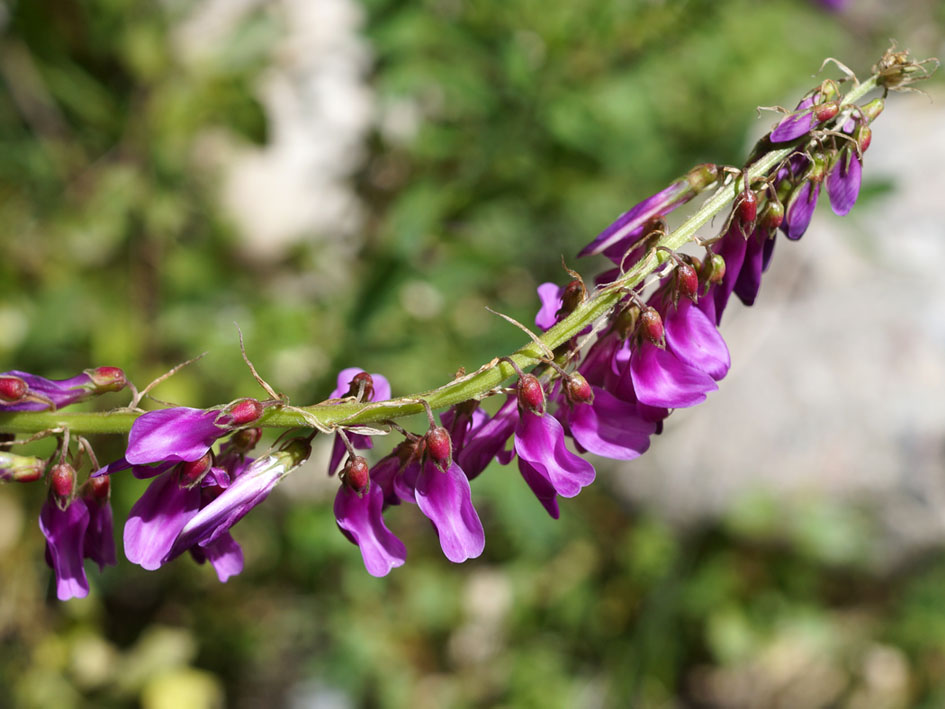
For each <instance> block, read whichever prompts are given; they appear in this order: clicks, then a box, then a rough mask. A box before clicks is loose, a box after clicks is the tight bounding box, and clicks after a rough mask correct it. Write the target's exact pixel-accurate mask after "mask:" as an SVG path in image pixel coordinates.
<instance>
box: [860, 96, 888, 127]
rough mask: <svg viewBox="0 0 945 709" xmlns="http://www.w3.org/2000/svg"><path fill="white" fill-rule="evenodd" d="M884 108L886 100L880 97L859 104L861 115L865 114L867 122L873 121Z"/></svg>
mask: <svg viewBox="0 0 945 709" xmlns="http://www.w3.org/2000/svg"><path fill="white" fill-rule="evenodd" d="M884 108H886V101H885V100H883V99H881V98H874V99H873V100H872V101H870V102H869V103H866V104H863V105H862V106H860V110H861V111H862V112H863V115H864V116H866V120H867V122H869V123H872V122H873V121H875V120H876V119H877V118H878V117H879V114H880V113H882V112H883V109H884Z"/></svg>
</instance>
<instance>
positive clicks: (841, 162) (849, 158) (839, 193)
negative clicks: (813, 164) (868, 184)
mask: <svg viewBox="0 0 945 709" xmlns="http://www.w3.org/2000/svg"><path fill="white" fill-rule="evenodd" d="M862 177H863V165H862V164H861V163H860V158H859V156H858V155H857V154H856V151H854V150H849V149H846V150H842V151H840V155H839V156H838V157H837V161H836V162H835V163H834V164H833V167H832V168H831V169H830V172H828V173H827V196H828V197H830V207H831V209H833V211H834V214H836V215H838V216H841V217H842V216H844V215H845V214H848V213H849V212H850V210H851V209H853V205H854V204H855V203H856V198H857V196H858V195H859V194H860V182H861V180H862Z"/></svg>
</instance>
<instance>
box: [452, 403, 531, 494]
mask: <svg viewBox="0 0 945 709" xmlns="http://www.w3.org/2000/svg"><path fill="white" fill-rule="evenodd" d="M517 419H518V404H517V402H516V399H515V397H514V396H510V397H509V398H508V399H506V401H505V403H504V404H502V406H501V407H500V408H499V410H498V411H496V413H495V416H493V417H492V418H491V419H489V420H487V421H486V422H485V423H483V424H482V425H481V426H479V427H478V428H475V429H473V430H472V431H470V432H469V434H468V435H467V437H466V445H465V447H464V448H463V449H462V450H461V451H460V452H459V455H458V456H457V462H458V463H459V466H460V467H461V468H462V469H463V470H464V471H466V475H467V476H468V477H469V479H470V480H472V479H473V478H475V477H476V476H477V475H479V474H480V473H481V472H482V471H483V470H485V469H486V466H488V465H489V463H491V462H492V459H493V458H495V457H496V456H500V455H501V454H502V452H503V451H504V449H505V444H506V442H507V441H508V440H509V437H510V436H511V435H512V431H513V430H514V429H515V422H516V420H517ZM500 462H502V461H500ZM505 462H508V461H505ZM503 464H504V463H503Z"/></svg>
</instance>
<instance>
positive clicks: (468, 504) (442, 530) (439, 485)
mask: <svg viewBox="0 0 945 709" xmlns="http://www.w3.org/2000/svg"><path fill="white" fill-rule="evenodd" d="M415 492H416V500H417V506H418V507H419V508H420V511H421V512H423V514H424V515H426V516H427V518H428V519H429V520H430V521H431V522H432V523H433V526H434V527H435V528H436V533H437V536H438V537H439V539H440V548H441V549H443V554H444V555H445V556H446V558H447V559H449V560H450V561H452V562H454V563H457V564H458V563H462V562H464V561H466V560H467V559H475V558H476V557H477V556H479V555H480V554H482V550H483V549H484V548H485V545H486V535H485V531H484V530H483V528H482V522H480V521H479V515H478V514H476V508H475V507H473V504H472V490H471V489H470V487H469V478H467V477H466V473H464V472H463V470H462V468H460V467H459V465H457V464H456V463H455V462H454V463H453V464H452V465H450V466H449V467H448V468H447V469H446V470H445V471H441V470H439V469H438V468H437V466H436V464H435V463H434V462H433V461H432V460H430V459H427V460H426V461H425V462H424V464H423V466H422V468H421V470H420V473H419V474H418V475H417V482H416V488H415Z"/></svg>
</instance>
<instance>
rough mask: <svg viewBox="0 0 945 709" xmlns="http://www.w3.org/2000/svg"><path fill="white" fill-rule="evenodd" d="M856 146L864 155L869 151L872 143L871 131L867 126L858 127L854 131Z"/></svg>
mask: <svg viewBox="0 0 945 709" xmlns="http://www.w3.org/2000/svg"><path fill="white" fill-rule="evenodd" d="M855 137H856V144H857V145H858V146H859V147H860V152H861V153H865V152H866V151H867V150H869V147H870V143H872V142H873V129H872V128H870V127H869V126H860V127H859V128H857V130H856V134H855Z"/></svg>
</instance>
